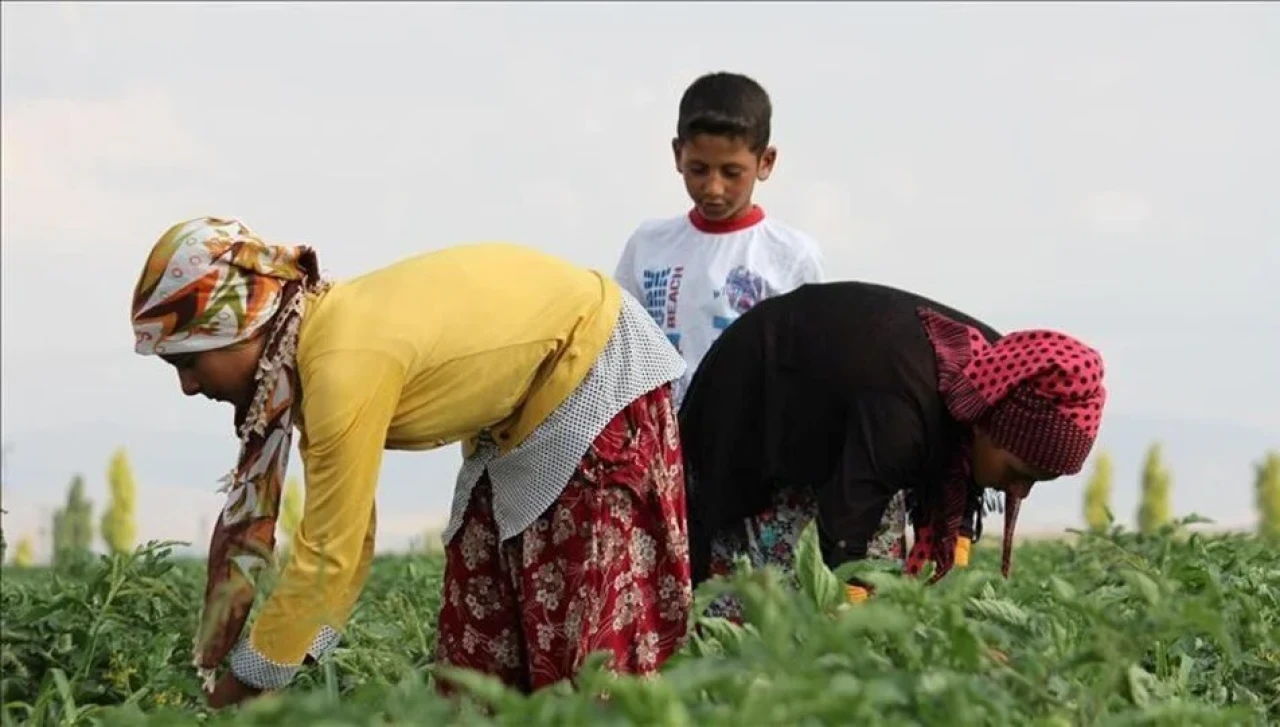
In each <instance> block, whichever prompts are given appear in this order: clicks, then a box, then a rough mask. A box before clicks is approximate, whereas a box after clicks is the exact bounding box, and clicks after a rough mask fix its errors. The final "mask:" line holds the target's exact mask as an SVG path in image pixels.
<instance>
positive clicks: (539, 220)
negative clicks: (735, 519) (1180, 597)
mask: <svg viewBox="0 0 1280 727" xmlns="http://www.w3.org/2000/svg"><path fill="white" fill-rule="evenodd" d="M2 12H3V19H2V20H3V22H2V26H3V63H0V73H2V74H3V104H2V105H3V140H2V144H0V157H2V159H3V209H2V212H3V214H0V221H2V226H3V229H2V237H3V247H2V254H3V260H2V265H0V269H2V273H3V280H2V286H0V291H2V301H0V303H2V306H0V307H2V315H3V318H2V322H0V332H2V335H3V362H2V364H3V368H2V371H3V380H2V381H0V385H2V387H3V392H2V395H0V416H2V417H3V440H4V442H5V443H6V444H7V445H8V446H9V447H11V452H10V454H9V456H8V457H7V460H8V461H7V463H6V464H7V472H6V475H7V477H6V480H7V481H6V482H5V492H4V507H5V508H6V509H7V510H9V512H10V514H9V515H7V516H6V517H5V520H4V529H5V534H6V537H7V538H8V539H9V540H10V542H13V541H16V540H17V539H18V538H19V537H20V536H21V535H22V534H24V533H31V534H35V533H36V532H37V531H38V530H39V528H41V527H43V526H44V523H45V522H46V521H47V520H46V518H47V510H48V509H49V508H51V507H53V506H54V505H55V504H56V503H57V502H58V501H60V500H61V498H62V497H63V496H64V492H65V486H66V483H67V481H68V479H69V478H70V476H71V475H72V474H73V473H75V472H81V473H83V474H84V475H85V477H86V480H87V483H88V489H89V493H90V496H91V497H92V498H93V499H94V500H95V502H96V503H97V504H98V511H100V510H101V506H102V504H103V503H104V502H105V492H106V486H105V472H106V464H107V459H108V457H109V455H110V452H111V450H112V449H113V448H115V447H117V446H124V447H127V448H128V450H129V452H130V454H131V456H132V458H133V462H134V466H135V469H136V471H137V475H138V479H139V482H140V500H141V501H140V503H139V518H140V521H141V522H140V536H141V537H142V538H150V537H157V538H159V537H174V538H180V539H185V540H196V541H198V545H199V546H200V547H203V545H204V542H205V540H206V538H207V533H206V532H203V531H200V530H199V528H200V527H201V523H202V522H204V523H206V524H207V523H208V522H211V521H212V519H213V517H214V515H215V514H216V512H217V510H218V508H219V506H220V505H221V499H220V497H219V496H218V495H216V494H214V490H215V489H216V484H215V482H216V480H217V478H218V477H219V476H221V475H222V474H223V473H224V472H225V470H226V469H228V468H229V467H230V466H231V465H232V464H233V461H234V458H235V453H236V442H235V439H234V437H233V436H232V432H231V426H230V413H229V412H228V411H225V410H223V409H221V408H219V407H218V405H216V404H213V403H210V402H206V401H204V400H202V399H187V398H184V397H183V396H181V394H180V393H179V390H178V382H177V379H176V377H175V376H174V374H173V372H172V370H171V369H170V368H168V367H167V366H165V365H163V364H162V363H160V362H159V361H157V360H155V359H146V358H142V357H139V356H137V355H135V354H134V353H133V351H132V343H133V336H132V333H131V331H130V328H129V321H128V308H129V297H130V292H131V288H132V285H133V283H134V280H135V279H136V275H137V273H138V270H139V268H140V266H141V264H142V260H143V256H144V255H145V254H146V253H147V251H148V250H149V248H150V246H151V245H152V243H153V242H154V241H155V239H156V238H157V236H158V235H160V234H161V233H162V232H163V231H164V230H165V229H166V228H167V227H168V226H169V225H171V224H173V223H175V222H178V221H180V220H184V219H188V218H191V217H195V216H199V215H227V216H236V217H240V218H242V219H243V220H245V221H246V222H247V223H248V224H250V225H251V226H253V227H255V228H257V229H258V231H259V232H261V233H263V234H264V235H265V236H267V237H269V238H273V239H276V240H279V241H282V242H306V243H309V244H312V245H314V246H315V247H316V248H318V250H319V253H320V259H321V263H322V265H323V266H324V267H325V268H326V269H327V270H328V272H329V273H330V274H331V275H333V276H336V277H339V278H341V277H349V276H352V275H356V274H359V273H362V272H365V271H367V270H370V269H372V268H375V267H378V266H381V265H385V264H387V263H390V262H392V261H394V260H397V259H399V258H402V257H405V256H407V255H411V254H414V253H417V252H421V251H425V250H433V249H439V248H441V247H445V246H449V245H452V244H456V243H462V242H471V241H478V240H490V239H505V240H510V241H515V242H520V243H524V244H528V245H532V246H536V247H539V248H541V249H544V250H547V251H550V252H554V253H556V254H559V255H562V256H564V257H567V258H569V259H571V260H573V261H575V262H577V263H580V264H582V265H586V266H591V267H595V268H599V269H603V270H606V271H612V269H613V266H614V263H615V260H616V257H617V255H618V253H619V251H620V249H621V246H622V243H623V241H624V240H625V238H626V236H627V235H628V234H629V233H630V232H631V230H632V229H633V228H634V227H635V226H636V225H637V224H638V223H639V222H640V221H641V220H642V219H644V218H647V217H655V216H670V215H676V214H680V213H682V212H683V211H684V210H685V209H686V208H687V206H688V201H687V199H686V198H685V196H684V191H683V188H682V186H681V184H680V180H679V178H678V176H677V175H676V172H675V171H674V169H673V167H672V161H671V158H670V152H669V146H668V144H669V141H668V140H669V138H670V136H671V135H672V133H673V131H674V126H675V115H676V104H677V102H678V100H679V96H680V93H681V92H682V90H683V88H684V87H685V85H687V84H688V83H689V82H690V81H692V80H693V79H694V78H695V77H696V76H698V75H699V74H701V73H703V72H707V71H712V70H724V69H727V70H734V71H740V72H745V73H748V74H751V75H753V76H755V77H756V78H757V79H758V80H759V81H760V82H761V83H763V84H764V86H765V87H766V89H767V90H768V91H769V92H770V94H771V95H772V97H773V101H774V105H775V117H774V130H775V139H774V140H775V142H776V144H777V145H778V148H779V151H780V154H779V163H778V167H777V171H776V173H775V174H774V176H773V177H772V178H771V179H770V180H769V181H768V182H767V183H766V184H764V185H763V186H761V187H759V188H758V193H757V201H759V202H760V203H761V204H763V205H764V206H765V208H766V209H767V210H768V212H769V213H770V214H772V215H775V216H777V217H779V218H781V219H784V220H786V221H788V222H790V223H792V224H795V225H798V226H800V227H801V228H803V229H805V230H807V231H808V232H809V233H811V234H812V235H814V236H815V237H816V238H817V239H818V241H819V242H820V244H821V245H822V246H823V248H824V250H825V253H826V256H827V260H828V272H829V275H830V276H831V277H833V278H859V279H867V280H873V281H876V282H881V283H887V284H890V285H896V286H900V287H904V288H908V289H911V290H915V291H917V292H920V293H923V294H925V295H928V296H930V297H933V298H936V299H939V300H941V301H943V302H946V303H948V304H950V305H953V306H955V307H958V308H960V309H963V310H965V311H967V312H969V313H971V314H974V315H977V316H979V317H981V318H983V319H985V320H986V321H988V322H989V323H991V324H992V325H994V326H996V327H997V328H1000V329H1005V330H1008V329H1014V328H1019V327H1028V326H1036V327H1050V328H1060V329H1063V330H1066V331H1069V332H1071V333H1074V334H1076V335H1078V336H1081V337H1083V338H1084V339H1086V340H1087V341H1088V342H1090V343H1091V344H1093V345H1095V346H1097V347H1098V348H1100V349H1101V350H1102V352H1103V354H1104V356H1105V358H1106V363H1107V367H1108V380H1109V381H1108V383H1109V386H1110V388H1111V399H1110V402H1109V403H1108V411H1107V416H1108V419H1107V421H1106V422H1105V423H1104V425H1103V427H1102V432H1101V442H1100V446H1102V447H1105V448H1108V449H1110V450H1111V451H1112V452H1113V455H1114V457H1115V459H1116V464H1117V469H1118V472H1117V476H1118V481H1117V488H1118V493H1117V498H1116V503H1115V504H1116V508H1117V510H1118V513H1117V514H1118V515H1119V516H1120V517H1121V518H1123V519H1124V520H1126V521H1131V520H1132V515H1133V509H1134V505H1135V491H1136V483H1137V473H1138V468H1139V466H1140V461H1141V457H1142V454H1143V448H1144V447H1145V446H1146V445H1147V444H1148V443H1149V442H1150V441H1152V440H1154V439H1160V440H1162V441H1164V442H1165V446H1166V449H1167V459H1168V460H1169V462H1170V465H1171V467H1172V468H1173V470H1174V473H1175V485H1174V486H1175V505H1176V509H1177V510H1178V511H1179V512H1189V511H1192V510H1194V511H1198V512H1200V513H1203V514H1205V515H1208V516H1211V517H1214V518H1216V519H1218V520H1219V521H1220V522H1222V523H1223V524H1231V525H1243V526H1248V525H1250V524H1251V523H1252V519H1253V513H1252V493H1251V489H1250V488H1251V485H1252V479H1251V468H1252V463H1253V462H1254V461H1256V460H1257V459H1259V458H1260V457H1261V455H1262V453H1263V451H1264V450H1265V448H1266V447H1268V446H1274V447H1280V383H1278V382H1277V372H1280V289H1278V288H1280V203H1278V202H1277V199H1278V197H1277V195H1278V194H1280V131H1277V130H1280V92H1278V91H1277V89H1280V6H1277V5H1276V4H1269V3H1257V4H1236V5H1231V4H1226V3H1223V4H1217V5H1210V4H1207V3H1206V4H1200V5H1197V4H1192V3H1178V4H1170V5H1159V4H1156V3H1140V4H1133V5H1124V4H1120V3H1096V4H1080V5H1078V6H1069V5H1065V4H1048V3H1042V4H1028V5H1025V6H1018V5H1015V4H1012V3H1001V4H998V5H997V4H992V5H985V6H979V5H963V4H960V3H953V4H945V5H929V4H925V3H903V4H895V5H875V4H871V3H857V4H848V5H838V4H834V3H831V4H828V3H823V4H812V5H801V4H799V3H789V4H776V5H769V4H764V3H741V4H737V5H727V4H723V3H716V4H706V5H686V4H680V3H650V4H643V5H642V4H597V5H590V4H585V3H572V4H569V3H566V4H532V3H531V4H528V5H523V4H522V5H502V4H497V3H486V4H474V5H468V6H463V5H448V4H443V3H432V4H420V5H415V4H410V3H394V4H384V5H378V4H374V3H363V4H359V5H356V4H341V3H324V4H315V5H307V4H304V3H282V4H274V5H273V4H267V3H260V4H255V5H252V6H250V5H247V4H246V5H235V6H232V5H219V6H213V5H200V4H197V3H181V4H172V5H161V4H136V5H130V4H124V3H102V4H77V5H73V4H69V3H66V4H35V3H10V4H5V5H4V6H3V11H2ZM458 461H459V454H458V451H457V448H456V447H451V448H449V449H448V450H445V451H442V452H436V453H430V454H420V453H419V454H403V453H393V454H391V455H389V456H388V458H387V464H386V467H385V469H384V476H383V481H382V485H381V489H380V494H379V505H380V507H381V509H382V510H381V514H380V521H381V522H380V531H379V543H380V546H382V547H386V548H393V547H399V546H401V545H403V544H404V542H405V540H406V539H407V538H408V537H410V536H411V535H414V534H416V533H418V532H419V531H421V530H422V529H423V528H425V527H426V526H427V525H429V524H430V523H432V522H433V521H436V520H438V519H439V518H440V517H442V515H443V513H445V512H446V511H447V507H448V503H449V501H450V494H451V490H452V486H453V478H454V474H455V468H456V466H457V463H458ZM298 471H300V468H297V467H295V469H294V472H298ZM1082 479H1083V478H1071V479H1068V480H1063V481H1060V482H1057V483H1054V484H1052V485H1049V486H1045V487H1041V488H1038V489H1037V491H1036V493H1035V495H1034V496H1033V497H1032V499H1031V500H1029V501H1028V504H1027V507H1026V508H1024V511H1023V512H1024V519H1025V521H1026V525H1027V527H1029V528H1034V527H1040V528H1053V527H1063V526H1075V525H1077V524H1078V522H1079V511H1080V508H1079V500H1080V490H1081V480H1082ZM40 547H41V549H42V550H43V548H44V541H41V543H40Z"/></svg>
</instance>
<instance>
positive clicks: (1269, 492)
mask: <svg viewBox="0 0 1280 727" xmlns="http://www.w3.org/2000/svg"><path fill="white" fill-rule="evenodd" d="M1255 488H1256V494H1257V503H1258V532H1259V534H1261V535H1262V536H1263V537H1265V538H1269V539H1272V540H1280V452H1267V456H1266V457H1264V458H1263V460H1262V462H1261V463H1259V464H1258V465H1257V480H1256V484H1255Z"/></svg>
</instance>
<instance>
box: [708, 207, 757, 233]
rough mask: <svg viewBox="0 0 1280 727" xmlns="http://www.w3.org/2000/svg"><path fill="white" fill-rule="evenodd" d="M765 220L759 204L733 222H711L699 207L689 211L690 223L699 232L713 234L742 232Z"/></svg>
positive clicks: (735, 218) (732, 220)
mask: <svg viewBox="0 0 1280 727" xmlns="http://www.w3.org/2000/svg"><path fill="white" fill-rule="evenodd" d="M763 219H764V208H763V207H761V206H760V205H758V204H753V205H751V209H749V210H747V211H746V212H745V213H743V214H741V215H738V216H737V217H734V218H733V219H731V220H709V219H707V218H706V217H703V216H702V213H701V212H699V211H698V208H697V207H694V208H693V209H691V210H689V223H690V224H692V225H693V226H694V227H695V228H697V230H698V231H699V232H708V233H711V234H724V233H727V232H740V231H742V230H745V229H747V228H748V227H751V226H753V225H756V224H758V223H759V222H760V221H761V220H763Z"/></svg>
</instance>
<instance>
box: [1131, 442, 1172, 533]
mask: <svg viewBox="0 0 1280 727" xmlns="http://www.w3.org/2000/svg"><path fill="white" fill-rule="evenodd" d="M1172 490H1173V475H1172V474H1170V472H1169V469H1168V468H1167V467H1165V465H1164V461H1163V460H1162V458H1161V448H1160V445H1159V444H1153V445H1151V447H1150V449H1148V450H1147V458H1146V461H1145V462H1144V463H1143V465H1142V499H1141V502H1140V503H1139V505H1138V531H1139V532H1142V533H1145V534H1151V533H1154V532H1156V531H1157V530H1159V529H1160V528H1162V527H1164V526H1165V525H1167V524H1168V523H1169V521H1170V520H1172V519H1173V501H1172V500H1173V492H1172Z"/></svg>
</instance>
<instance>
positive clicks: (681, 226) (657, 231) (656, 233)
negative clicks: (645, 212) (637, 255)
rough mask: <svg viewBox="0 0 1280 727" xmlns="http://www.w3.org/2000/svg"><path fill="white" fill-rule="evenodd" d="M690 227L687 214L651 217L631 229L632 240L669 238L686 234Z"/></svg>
mask: <svg viewBox="0 0 1280 727" xmlns="http://www.w3.org/2000/svg"><path fill="white" fill-rule="evenodd" d="M690 229H692V225H690V224H689V216H688V215H675V216H673V217H651V218H649V219H646V220H644V221H642V222H641V223H640V224H638V225H636V229H635V230H634V231H632V233H631V238H630V240H631V241H632V242H638V241H648V240H670V239H672V238H676V237H680V236H683V235H686V234H688V232H689V230H690Z"/></svg>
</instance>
